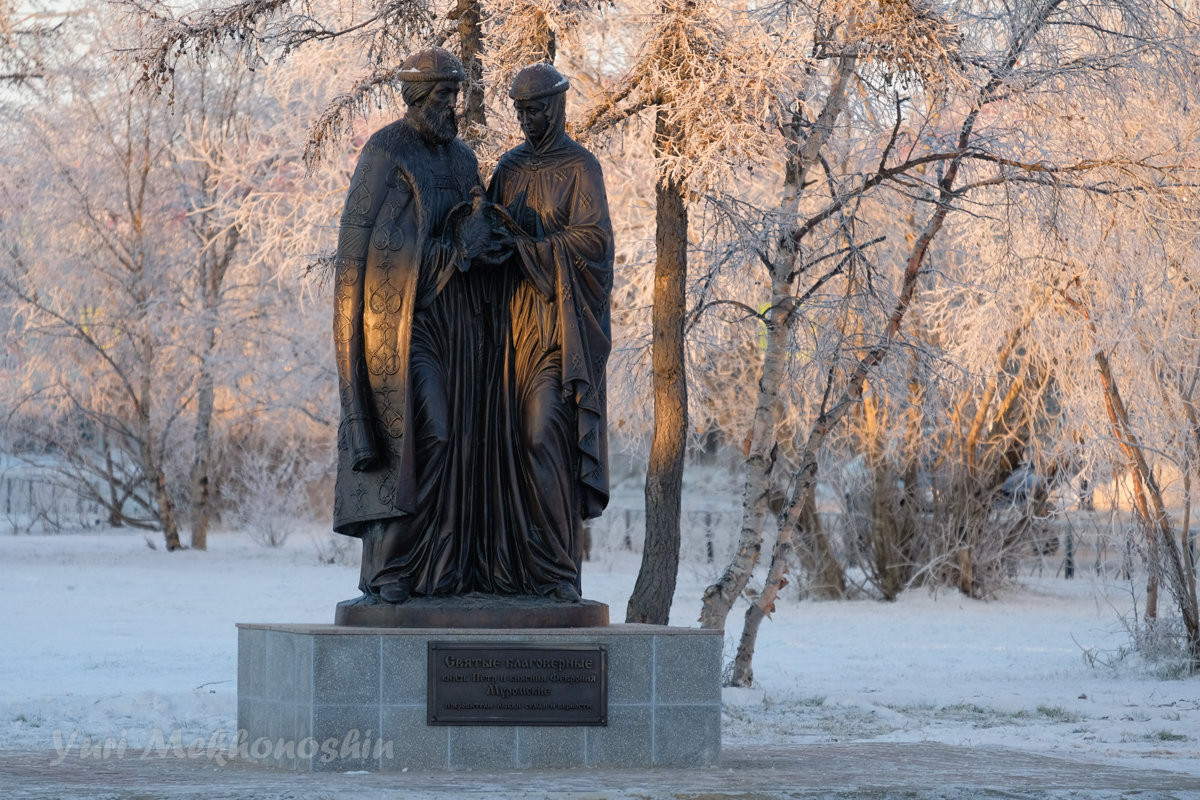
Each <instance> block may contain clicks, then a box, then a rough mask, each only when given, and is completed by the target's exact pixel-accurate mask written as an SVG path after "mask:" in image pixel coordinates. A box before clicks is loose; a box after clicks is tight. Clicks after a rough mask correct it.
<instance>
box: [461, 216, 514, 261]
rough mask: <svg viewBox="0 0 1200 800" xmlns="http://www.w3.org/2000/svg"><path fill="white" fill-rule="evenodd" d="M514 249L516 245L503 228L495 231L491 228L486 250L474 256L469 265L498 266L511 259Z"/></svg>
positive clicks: (494, 228)
mask: <svg viewBox="0 0 1200 800" xmlns="http://www.w3.org/2000/svg"><path fill="white" fill-rule="evenodd" d="M515 249H516V243H515V242H514V241H513V237H512V236H511V235H509V233H508V231H506V230H504V229H503V228H499V229H497V228H496V227H494V226H493V228H492V237H491V239H490V240H489V242H488V249H487V250H485V251H484V252H483V253H481V254H480V255H478V256H476V257H475V258H474V259H473V260H472V262H471V263H472V264H481V265H483V266H485V267H495V266H499V265H500V264H503V263H504V262H505V261H508V259H510V258H512V254H513V251H514V250H515Z"/></svg>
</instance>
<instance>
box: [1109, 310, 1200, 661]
mask: <svg viewBox="0 0 1200 800" xmlns="http://www.w3.org/2000/svg"><path fill="white" fill-rule="evenodd" d="M1088 326H1089V328H1092V323H1091V320H1090V319H1089V321H1088ZM1092 330H1093V335H1094V328H1092ZM1095 359H1096V364H1097V366H1098V367H1099V372H1100V382H1101V385H1102V387H1103V389H1104V406H1105V410H1106V411H1107V412H1108V416H1109V420H1110V422H1111V423H1112V429H1113V436H1114V437H1115V438H1116V440H1117V442H1118V443H1119V444H1120V446H1121V449H1122V450H1123V451H1124V452H1125V455H1126V457H1127V458H1128V459H1129V465H1130V469H1131V471H1132V472H1133V475H1134V488H1135V492H1134V501H1135V502H1134V507H1135V508H1136V509H1137V512H1138V517H1139V518H1140V519H1141V522H1142V526H1143V527H1144V528H1145V529H1146V533H1147V537H1148V539H1149V545H1150V559H1151V563H1150V578H1149V583H1148V585H1147V587H1146V616H1147V623H1152V622H1153V620H1154V619H1155V618H1156V617H1157V604H1158V589H1159V581H1160V578H1165V579H1166V583H1167V586H1168V587H1169V589H1170V590H1171V593H1172V594H1173V595H1174V597H1175V600H1176V602H1177V603H1178V605H1179V612H1180V616H1181V617H1182V618H1183V627H1184V631H1185V632H1186V635H1187V646H1188V652H1189V655H1190V656H1191V661H1192V668H1193V669H1200V608H1197V603H1196V597H1195V595H1194V594H1191V593H1190V592H1189V588H1190V587H1191V586H1192V585H1193V584H1192V582H1191V581H1190V580H1189V578H1188V575H1187V573H1186V568H1185V566H1184V556H1183V553H1181V552H1180V548H1179V543H1178V542H1177V541H1176V539H1175V534H1174V531H1173V530H1172V529H1171V519H1170V517H1169V516H1168V515H1167V510H1166V503H1165V502H1164V501H1163V497H1162V489H1161V488H1160V487H1159V485H1158V479H1157V478H1155V477H1154V472H1153V470H1151V469H1150V463H1149V462H1148V461H1147V460H1146V454H1145V452H1144V451H1143V449H1142V445H1141V442H1140V441H1139V440H1138V438H1137V435H1136V434H1135V433H1134V432H1133V428H1132V426H1131V425H1130V423H1129V413H1128V412H1127V411H1126V409H1125V404H1124V402H1123V401H1122V400H1121V393H1120V391H1119V390H1118V388H1117V382H1116V378H1115V377H1114V376H1113V373H1112V365H1111V364H1110V363H1109V361H1108V356H1107V355H1106V354H1105V353H1104V351H1102V350H1099V349H1098V350H1096V353H1095ZM1152 591H1153V595H1154V606H1155V608H1154V614H1153V616H1152V615H1151V592H1152Z"/></svg>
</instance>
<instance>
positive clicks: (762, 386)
mask: <svg viewBox="0 0 1200 800" xmlns="http://www.w3.org/2000/svg"><path fill="white" fill-rule="evenodd" d="M856 63H857V58H856V56H855V55H853V53H852V51H851V52H849V53H847V54H846V55H843V56H842V57H841V58H840V59H839V60H838V66H837V72H836V77H835V80H834V82H833V85H832V87H831V88H830V91H829V96H828V97H827V98H826V100H825V106H824V108H823V109H822V110H821V113H820V115H819V116H818V117H817V119H816V121H815V123H814V124H813V125H812V128H811V130H810V129H809V127H808V125H807V124H806V122H807V120H805V119H804V117H803V113H802V107H801V106H797V108H796V109H795V110H794V111H793V113H792V118H791V124H790V125H789V126H788V128H787V134H788V159H787V163H786V164H785V165H784V181H783V193H782V196H781V198H780V203H779V205H780V212H781V213H780V217H781V218H782V219H784V220H787V222H786V223H785V225H784V229H783V230H782V231H781V232H780V236H779V243H778V246H777V248H776V252H775V257H774V259H772V262H771V266H770V272H771V305H770V307H769V308H768V309H767V313H766V320H765V322H766V327H767V331H766V348H765V350H764V353H763V365H762V374H761V376H760V377H759V380H758V403H757V405H756V406H755V410H754V422H753V424H752V427H751V433H750V446H749V450H748V452H747V453H746V466H745V469H746V479H745V484H744V486H743V488H742V527H741V531H740V532H739V534H738V546H737V551H736V552H735V553H734V556H733V558H732V560H730V562H729V564H728V565H727V566H726V567H725V571H724V572H723V573H722V574H721V577H720V579H719V580H718V581H717V582H716V583H714V584H712V585H711V586H709V587H708V588H707V589H705V590H704V596H703V599H702V601H701V607H700V626H701V627H702V628H709V629H717V630H723V629H724V627H725V620H726V618H727V617H728V616H729V611H730V609H731V608H732V607H733V603H734V601H735V600H737V598H738V595H740V594H741V593H742V592H743V591H744V590H745V588H746V583H747V581H749V580H750V574H751V572H753V570H754V566H755V565H756V564H757V563H758V558H759V555H760V553H761V552H762V541H763V525H764V523H765V520H766V518H767V511H768V508H769V498H770V497H771V494H772V490H773V489H774V485H773V482H772V473H773V472H774V469H775V457H776V454H777V452H778V451H777V448H778V445H777V443H776V441H775V429H776V425H777V423H778V420H779V412H780V408H779V404H780V401H779V389H780V386H781V384H782V381H783V376H784V368H785V366H786V364H787V356H788V344H789V342H790V340H791V326H792V321H793V319H794V314H795V305H796V299H795V297H794V296H793V294H792V292H793V284H794V283H795V280H796V274H797V257H798V250H799V244H798V243H797V242H795V241H794V233H795V219H796V214H797V211H798V210H799V207H800V195H801V193H802V192H803V191H804V182H805V175H806V174H807V172H808V169H809V167H810V166H811V165H812V164H813V163H814V162H815V161H816V158H817V155H818V154H819V153H820V151H821V148H822V147H824V146H825V143H826V142H827V141H828V140H829V137H830V135H831V134H832V133H833V125H834V122H835V121H836V120H837V118H838V117H839V116H840V115H841V113H842V111H843V110H844V108H845V97H846V86H847V83H848V81H849V78H850V75H851V73H853V71H854V65H855V64H856ZM822 538H823V537H822ZM789 549H790V547H789ZM747 624H749V622H747ZM756 627H757V626H756Z"/></svg>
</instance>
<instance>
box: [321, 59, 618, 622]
mask: <svg viewBox="0 0 1200 800" xmlns="http://www.w3.org/2000/svg"><path fill="white" fill-rule="evenodd" d="M464 74H465V73H464V71H463V68H462V65H461V64H460V62H459V61H458V59H456V58H455V57H454V56H453V55H452V54H450V53H449V52H447V51H445V50H443V49H441V48H428V49H425V50H421V51H420V52H417V53H415V54H413V55H412V56H410V57H409V58H408V59H407V60H406V61H405V62H404V64H403V66H402V68H401V73H400V80H401V93H402V96H403V99H404V102H405V104H406V105H407V111H406V113H405V115H404V117H403V118H401V119H399V120H397V121H396V122H393V123H391V124H390V125H387V126H385V127H384V128H382V129H381V130H379V131H378V132H376V133H375V134H374V135H373V136H372V137H371V138H370V139H369V141H368V142H367V143H366V145H365V146H364V147H363V150H362V153H361V155H360V157H359V160H358V164H357V166H356V168H355V171H354V175H353V177H352V179H351V182H350V188H349V191H348V193H347V197H346V203H345V207H344V210H343V212H342V217H341V223H340V231H339V237H338V247H337V256H336V261H335V312H334V342H335V349H336V355H337V371H338V390H339V391H338V393H339V399H340V407H341V419H340V425H339V429H338V469H337V486H336V490H335V503H334V529H335V530H336V531H338V532H339V533H343V534H346V535H349V536H356V537H358V538H360V539H361V540H362V545H363V550H362V569H361V574H360V579H359V589H360V590H361V592H362V595H361V597H359V598H357V599H356V600H354V601H351V604H352V605H375V604H393V605H394V604H399V603H404V602H405V601H407V600H408V599H409V598H410V597H439V596H447V595H466V594H473V593H483V594H492V595H521V596H538V597H545V598H549V599H552V600H555V601H558V602H575V601H578V600H579V599H580V580H579V567H580V561H581V559H582V549H583V548H582V536H583V530H582V528H583V520H585V519H588V518H592V517H595V516H598V515H599V514H600V512H601V511H603V509H604V506H605V504H606V503H607V501H608V453H607V434H606V399H605V369H606V363H607V359H608V354H609V350H610V347H611V334H610V326H609V293H610V291H611V288H612V267H613V238H612V225H611V222H610V220H609V215H608V205H607V198H606V195H605V190H604V180H603V176H602V174H601V171H600V166H599V163H598V162H597V161H596V159H595V157H594V156H592V154H591V153H589V152H588V151H587V150H585V149H584V148H583V147H581V146H580V145H579V144H577V143H576V142H574V141H573V140H572V139H571V138H570V137H569V136H568V135H567V134H566V130H565V110H566V109H565V99H566V91H567V89H568V87H569V84H568V81H567V79H566V78H565V77H563V76H562V75H561V74H560V73H559V72H558V71H557V70H556V69H555V68H554V67H553V66H551V65H550V64H534V65H532V66H530V67H527V68H525V69H523V70H521V71H520V72H519V73H518V74H517V76H516V78H515V79H514V80H513V83H512V87H511V89H510V91H509V96H510V97H511V98H512V100H513V102H514V106H515V109H516V114H517V120H518V122H519V123H520V126H521V129H522V131H523V133H524V136H525V141H524V143H523V144H521V145H520V146H518V147H516V148H514V149H513V150H511V151H509V152H508V153H507V154H505V155H504V156H503V157H502V158H501V159H500V162H499V163H498V165H497V166H496V169H495V172H494V174H493V175H492V177H491V180H490V182H489V184H488V185H487V187H486V189H485V187H484V185H483V183H482V181H481V178H480V175H479V167H478V162H477V160H476V158H475V155H474V154H473V153H472V152H471V150H470V148H468V147H467V146H466V145H465V144H464V143H463V142H462V141H461V140H459V139H458V138H457V118H456V116H455V104H456V101H457V98H458V91H459V86H460V84H461V82H462V80H463V79H464Z"/></svg>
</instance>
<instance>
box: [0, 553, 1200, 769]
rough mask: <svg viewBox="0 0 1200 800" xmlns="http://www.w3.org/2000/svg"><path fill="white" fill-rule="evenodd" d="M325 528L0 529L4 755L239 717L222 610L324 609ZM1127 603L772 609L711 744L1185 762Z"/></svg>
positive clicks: (590, 568) (699, 579)
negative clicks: (270, 536) (173, 538)
mask: <svg viewBox="0 0 1200 800" xmlns="http://www.w3.org/2000/svg"><path fill="white" fill-rule="evenodd" d="M329 536H330V535H328V534H324V533H319V532H316V531H306V530H299V531H297V532H296V533H294V534H293V535H292V536H291V538H289V539H288V541H287V542H286V543H285V544H284V545H283V546H282V547H279V548H267V547H263V546H261V545H259V544H256V543H255V542H253V541H252V540H251V539H250V538H249V537H247V536H244V535H241V534H235V533H217V534H213V535H211V536H210V539H209V549H208V551H207V552H193V551H183V552H176V553H167V552H165V551H164V550H163V549H162V547H161V541H160V538H159V537H158V536H157V535H152V536H150V537H147V536H145V535H143V534H134V533H129V532H114V531H104V532H91V533H80V534H60V535H52V536H51V535H47V536H0V607H2V608H3V613H2V614H0V750H8V751H12V750H25V751H38V752H47V751H50V752H53V751H54V750H55V749H56V747H57V748H60V749H61V748H64V747H66V746H68V745H71V744H72V743H74V744H73V745H72V746H73V747H75V748H78V746H79V745H80V743H82V742H84V741H86V740H88V739H90V740H92V741H102V740H104V739H106V738H108V739H113V740H115V741H118V742H120V741H123V742H124V743H125V745H126V746H127V747H129V748H141V747H145V746H147V745H148V744H150V743H152V742H154V741H155V739H154V737H156V736H162V737H164V739H168V740H169V739H170V737H171V736H173V735H175V734H179V735H180V736H181V738H182V741H183V742H184V744H187V743H189V742H193V741H201V742H208V741H209V740H210V739H211V738H212V737H213V736H214V735H218V734H220V735H224V734H226V733H227V732H232V731H233V730H234V729H235V728H236V692H237V687H236V674H237V668H236V666H237V635H236V630H235V627H234V625H235V623H237V622H330V621H332V618H333V609H334V605H335V604H336V603H337V602H338V601H339V600H342V599H345V598H346V597H349V596H351V595H352V594H354V593H355V592H354V586H355V584H356V582H357V568H356V566H355V565H354V564H353V563H347V562H353V561H355V560H356V558H355V556H354V555H353V554H352V553H351V554H350V558H348V559H345V558H344V559H342V562H343V563H340V564H327V563H322V561H321V559H320V558H319V557H318V556H319V552H327V547H328V541H329ZM147 541H151V542H153V543H154V544H156V545H157V546H158V549H151V548H150V547H148V546H147ZM637 568H638V557H637V556H636V555H635V554H633V553H630V552H626V551H622V550H619V549H618V550H611V549H601V550H600V552H598V553H597V554H595V558H594V560H593V561H591V562H589V563H588V564H587V565H586V567H585V572H584V589H585V592H584V593H585V595H586V596H588V597H589V598H592V599H596V600H600V601H603V602H606V603H608V604H609V605H610V606H611V609H612V616H613V618H614V620H619V619H620V618H621V617H623V614H624V608H625V602H626V600H627V599H628V595H629V592H630V590H631V588H632V586H633V583H634V580H635V578H636V575H637ZM714 569H715V567H713V566H712V565H707V564H705V565H698V564H690V563H685V564H684V565H683V567H682V569H681V574H680V581H679V587H678V592H677V595H676V601H675V606H674V609H673V612H672V624H676V625H685V626H686V625H695V624H696V623H695V619H696V616H697V614H698V611H699V601H698V598H699V596H700V593H701V591H702V589H703V587H704V585H705V584H706V583H707V581H708V580H709V579H710V578H711V577H712V571H713V570H714ZM1050 571H1052V570H1050ZM1131 608H1132V606H1131V600H1130V596H1129V590H1128V587H1127V586H1120V585H1113V584H1105V583H1102V582H1099V581H1097V580H1095V579H1091V578H1088V577H1083V578H1080V579H1076V580H1073V581H1066V580H1062V579H1061V578H1055V577H1051V576H1042V577H1034V576H1025V577H1023V578H1022V579H1021V581H1020V585H1019V586H1018V587H1016V588H1014V589H1013V590H1011V591H1009V592H1007V593H1006V594H1005V595H1003V596H1002V597H1000V598H999V599H997V600H994V601H991V602H986V603H985V602H979V601H972V600H968V599H966V598H963V597H961V596H959V595H957V594H955V593H953V592H941V593H939V594H937V595H933V594H930V593H928V592H927V591H925V590H920V589H918V590H915V591H911V592H909V593H908V594H906V595H905V596H903V597H902V598H901V599H900V600H899V601H898V602H896V603H879V602H873V601H865V600H857V601H846V602H802V603H801V602H796V601H795V600H788V601H787V602H781V603H780V604H779V609H778V610H777V612H776V614H775V615H774V618H773V619H772V620H771V621H769V622H766V623H764V625H763V627H762V630H761V633H760V637H759V645H758V653H757V655H756V657H755V670H754V671H755V677H756V686H755V688H753V689H746V690H726V701H727V702H726V713H725V725H724V731H723V735H724V741H725V742H726V743H727V744H733V745H755V744H758V743H761V744H764V745H771V746H779V745H787V744H789V743H795V744H812V743H824V742H867V741H871V742H938V743H943V744H951V745H975V746H1000V747H1005V748H1013V749H1017V750H1026V751H1031V752H1036V753H1039V754H1044V755H1053V754H1062V755H1070V756H1073V757H1075V758H1082V759H1086V760H1093V761H1097V762H1102V763H1106V764H1110V765H1114V766H1115V765H1121V766H1133V767H1156V768H1159V769H1167V770H1174V771H1179V772H1187V773H1190V774H1193V775H1200V678H1197V677H1193V678H1182V679H1181V678H1171V677H1168V676H1164V675H1163V674H1161V673H1162V670H1161V669H1159V668H1156V667H1155V666H1154V665H1146V664H1143V663H1141V662H1140V661H1139V660H1137V659H1135V658H1131V657H1126V658H1122V657H1120V656H1121V651H1122V649H1123V648H1127V647H1128V644H1129V637H1128V635H1127V633H1126V631H1125V630H1124V628H1123V626H1122V624H1121V617H1122V616H1124V617H1126V618H1128V617H1129V616H1130V615H1131ZM742 610H743V609H742V608H735V610H734V613H733V614H732V615H731V616H730V626H729V627H730V631H729V633H728V635H727V641H726V650H727V653H728V654H729V655H732V652H733V648H734V647H735V646H736V642H737V636H738V634H739V633H740V625H741V612H742ZM1089 653H1090V654H1092V657H1091V658H1089V656H1088V654H1089ZM1097 657H1098V659H1099V660H1102V661H1104V662H1106V663H1109V665H1108V666H1101V665H1098V664H1097V663H1096V662H1097ZM72 736H74V739H72Z"/></svg>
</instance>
